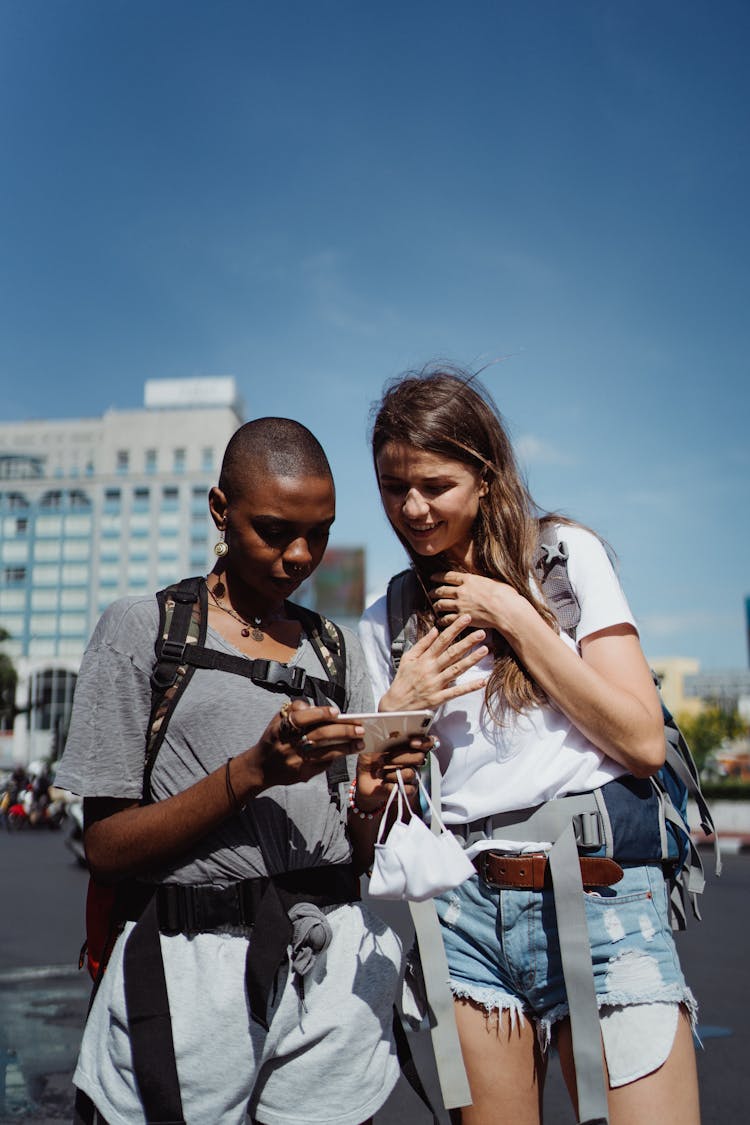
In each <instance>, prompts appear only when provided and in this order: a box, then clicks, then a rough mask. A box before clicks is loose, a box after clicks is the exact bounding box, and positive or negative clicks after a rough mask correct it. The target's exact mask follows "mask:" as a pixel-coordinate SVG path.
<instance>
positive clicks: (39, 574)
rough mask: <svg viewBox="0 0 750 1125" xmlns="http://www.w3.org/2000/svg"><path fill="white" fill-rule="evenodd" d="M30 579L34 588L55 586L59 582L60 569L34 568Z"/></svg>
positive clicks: (53, 567) (48, 567) (49, 567)
mask: <svg viewBox="0 0 750 1125" xmlns="http://www.w3.org/2000/svg"><path fill="white" fill-rule="evenodd" d="M32 577H33V581H34V585H35V586H57V584H58V582H59V581H60V568H59V567H57V566H35V567H34V570H33V573H32Z"/></svg>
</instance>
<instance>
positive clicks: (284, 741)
mask: <svg viewBox="0 0 750 1125" xmlns="http://www.w3.org/2000/svg"><path fill="white" fill-rule="evenodd" d="M338 714H339V712H338V709H337V708H336V707H314V706H312V705H311V704H309V703H306V702H305V701H303V700H301V699H295V700H294V702H293V703H290V704H287V705H286V706H285V708H282V710H281V712H279V714H278V715H274V717H273V719H272V720H271V722H270V723H269V724H268V726H267V727H266V729H265V731H264V732H263V734H262V735H261V737H260V739H259V740H258V742H257V744H256V745H255V746H253V747H251V748H250V749H249V750H247V751H246V752H245V755H244V756H245V757H247V759H248V761H249V762H254V763H255V765H256V767H257V768H258V770H259V771H260V775H261V777H262V782H261V786H260V788H262V789H267V788H268V787H269V786H272V785H294V784H296V783H297V782H298V781H309V779H310V778H311V777H314V776H315V775H316V774H318V773H322V772H323V770H325V769H326V767H327V766H329V765H330V763H331V762H333V761H335V760H336V759H337V758H340V757H342V755H345V754H358V753H359V752H360V751H362V750H364V746H365V744H364V741H363V739H362V735H363V734H364V727H362V726H359V725H357V724H354V723H342V722H336V718H337V716H338Z"/></svg>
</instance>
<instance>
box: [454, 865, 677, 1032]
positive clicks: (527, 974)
mask: <svg viewBox="0 0 750 1125" xmlns="http://www.w3.org/2000/svg"><path fill="white" fill-rule="evenodd" d="M584 894H585V899H586V903H585V905H586V917H587V922H588V930H589V940H590V943H591V954H592V961H593V968H594V982H595V989H596V994H597V1001H598V1003H599V1006H600V1008H601V1007H602V1006H605V1007H606V1006H616V1007H620V1006H629V1005H633V1004H651V1003H654V1002H657V1003H658V1002H662V1003H666V1004H684V1005H685V1006H686V1008H687V1009H688V1011H689V1012H690V1014H691V1015H692V1016H693V1017H694V1013H695V1000H694V998H693V996H692V993H691V992H690V990H689V988H688V987H687V985H686V983H685V978H684V977H683V975H682V970H681V968H680V963H679V959H678V957H677V950H676V948H675V943H674V939H673V937H672V931H671V928H670V923H669V911H668V902H667V887H666V883H665V881H664V877H663V875H662V871H661V868H660V867H659V866H658V865H653V866H644V867H626V868H625V870H624V875H623V878H622V879H621V881H620V882H619V883H616V884H615V885H614V886H612V887H602V888H600V889H598V890H596V891H590V892H584ZM435 904H436V906H437V911H438V916H439V918H440V923H441V930H442V935H443V941H444V943H445V950H446V954H447V958H448V965H449V968H450V979H451V989H452V991H453V994H454V996H456V997H465V998H467V999H470V1000H473V1001H474V1002H475V1003H476V1004H479V1005H480V1006H481V1007H484V1008H485V1009H486V1010H487V1012H488V1013H489V1012H493V1011H505V1010H507V1011H509V1012H510V1015H511V1017H516V1016H521V1015H525V1016H530V1017H531V1018H532V1019H533V1020H534V1022H535V1023H536V1024H537V1028H538V1030H539V1031H540V1039H541V1040H542V1042H544V1041H545V1040H546V1041H548V1040H549V1034H550V1028H551V1026H552V1025H553V1024H554V1023H555V1022H556V1021H557V1020H559V1019H562V1018H564V1017H565V1016H566V1015H567V1012H568V1002H567V996H566V992H565V982H564V980H563V973H562V964H561V961H560V949H559V942H558V934H557V924H556V921H555V907H554V901H553V894H552V889H551V888H545V889H544V890H542V891H526V890H515V889H514V890H497V889H494V888H492V887H490V886H488V885H487V884H486V883H485V882H484V881H483V880H481V879H480V878H479V876H478V875H475V876H472V878H470V879H467V880H466V882H465V883H462V884H461V886H459V887H457V888H456V889H455V890H452V891H446V892H445V893H444V894H442V895H440V896H439V897H438V898H436V899H435Z"/></svg>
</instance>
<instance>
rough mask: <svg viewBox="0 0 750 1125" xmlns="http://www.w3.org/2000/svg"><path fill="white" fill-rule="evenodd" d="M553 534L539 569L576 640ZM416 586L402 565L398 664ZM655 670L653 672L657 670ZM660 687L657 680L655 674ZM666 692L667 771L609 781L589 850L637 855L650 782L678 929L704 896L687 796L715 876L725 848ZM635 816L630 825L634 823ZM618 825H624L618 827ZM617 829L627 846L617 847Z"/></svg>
mask: <svg viewBox="0 0 750 1125" xmlns="http://www.w3.org/2000/svg"><path fill="white" fill-rule="evenodd" d="M544 538H549V525H548V529H547V530H546V531H543V532H542V535H541V537H540V542H539V550H538V553H537V556H536V559H535V563H534V570H535V573H536V577H537V580H538V582H539V585H540V587H541V590H542V592H543V594H544V596H545V599H546V601H547V604H548V605H549V607H550V609H551V610H552V612H553V613H554V615H555V618H556V619H557V622H558V625H559V626H560V629H561V630H562V631H563V632H565V633H567V634H568V636H569V637H571V639H572V640H575V639H576V630H577V627H578V623H579V622H580V619H581V607H580V605H579V603H578V599H577V597H576V594H575V591H574V589H573V586H572V584H571V581H570V576H569V573H568V548H567V546H566V544H565V543H564V542H563V541H557V539H555V540H554V541H552V542H548V543H545V542H543V541H542V540H543V539H544ZM416 590H417V581H416V577H415V574H414V571H413V570H411V569H409V570H404V571H401V573H400V574H397V575H395V576H394V577H393V578H392V579H391V581H390V583H389V585H388V594H387V605H388V621H389V625H390V633H391V659H392V661H393V665H394V668H398V664H399V661H400V659H401V657H402V656H403V654H404V652H405V651H406V649H407V648H409V647H410V646H411V644H413V643H414V641H415V640H416V621H415V617H414V613H413V609H412V607H413V606H414V598H415V593H416ZM652 674H653V673H652ZM654 682H655V684H656V685H657V689H658V680H657V678H656V676H655V675H654ZM659 698H660V702H661V708H662V715H663V720H664V738H665V741H666V760H665V762H664V765H663V766H662V767H661V769H660V770H659V771H658V772H657V773H656V774H655V775H654V776H653V777H651V778H650V779H649V780H648V783H640V784H639V783H636V782H634V781H633V780H630V781H628V782H624V783H623V784H620V785H619V786H617V787H615V786H612V788H611V790H610V787H609V786H605V787H604V790H609V791H607V792H604V791H600V792H603V797H602V800H601V801H600V802H599V805H598V809H599V811H600V813H601V815H602V816H603V818H604V824H603V825H602V835H601V839H600V841H599V846H598V847H595V846H594V841H593V840H592V839H591V838H590V837H589V838H588V840H587V842H586V845H585V848H586V854H587V855H592V854H593V855H597V854H601V855H610V856H611V857H612V858H614V859H617V857H618V854H619V855H620V857H621V858H623V857H624V858H627V859H632V858H636V857H635V856H632V855H630V854H628V852H629V850H630V849H632V848H633V847H635V846H636V844H635V841H634V840H633V841H631V839H629V838H625V832H626V831H627V832H628V836H629V837H630V836H632V816H633V812H634V811H635V809H636V808H637V807H638V808H639V814H640V815H638V816H637V817H636V819H637V820H638V821H639V822H640V821H642V819H643V817H642V813H643V811H645V810H643V809H642V808H640V807H639V806H636V805H635V804H634V798H635V797H636V796H637V798H638V800H639V801H640V802H641V805H642V804H643V793H644V790H645V789H647V788H648V787H649V786H650V789H651V794H650V796H651V800H650V801H649V802H648V804H649V811H653V812H654V813H655V816H656V819H655V821H654V824H653V825H652V839H650V840H649V843H648V845H647V847H648V848H649V853H648V856H649V858H658V859H660V860H661V861H662V864H663V867H664V873H665V877H666V878H667V881H668V884H669V891H670V914H671V923H672V928H673V929H675V930H684V929H685V927H686V924H687V907H688V904H689V905H690V908H691V910H692V913H693V915H694V917H695V918H697V919H700V909H699V906H698V895H700V894H702V892H703V889H704V886H705V878H704V875H703V864H702V862H701V858H700V855H699V853H698V850H697V848H696V845H695V843H694V841H693V838H692V835H691V828H690V825H689V823H688V800H692V801H694V803H695V805H696V807H697V811H698V817H699V823H700V827H701V829H702V830H703V832H704V834H705V835H706V836H713V838H714V850H715V870H716V874H717V875H719V874H721V854H720V851H719V846H718V838H717V836H716V829H715V826H714V822H713V817H712V815H711V811H710V809H709V807H708V804H707V802H706V799H705V797H704V796H703V793H702V791H701V785H700V779H699V776H698V769H697V766H696V764H695V761H694V759H693V756H692V753H691V752H690V748H689V746H688V744H687V742H686V740H685V737H684V735H683V734H682V731H681V730H680V728H679V726H678V725H677V722H676V720H675V719H674V717H673V716H672V714H671V713H670V711H669V709H668V708H667V706H666V705H665V703H664V701H663V700H662V699H661V696H660V697H659ZM628 822H630V824H629V823H628ZM618 830H619V831H618ZM618 835H619V837H620V840H621V841H622V847H623V848H624V849H625V852H624V853H623V851H619V852H618V850H617V849H618Z"/></svg>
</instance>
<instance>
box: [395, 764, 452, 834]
mask: <svg viewBox="0 0 750 1125" xmlns="http://www.w3.org/2000/svg"><path fill="white" fill-rule="evenodd" d="M396 777H397V778H398V787H399V810H398V811H399V816H401V815H402V811H401V804H400V798H401V796H403V799H404V804H405V805H406V807H407V809H408V810H409V820H411V818H412V817H413V816H414V810H413V809H412V807H411V804H410V803H409V798H408V797H407V796H406V789H405V788H404V779H403V777H402V776H401V770H398V771H397V772H396ZM417 784H418V786H419V791H420V793H421V794H422V796H423V797H424V799H425V801H426V802H427V805H428V807H429V810H430V814H431V816H432V823H433V824H435V825H437V827H438V830H439V832H440V833H441V834H442V833H443V832H445V830H446V829H445V825H444V824H443V818H442V817H441V815H440V813H439V812H438V810H437V809H436V808H435V806H434V805H433V803H432V799H431V798H430V794H429V793H428V792H427V789H426V787H425V783H424V782H423V781H422V776H421V774H420V773H417ZM433 831H434V829H433Z"/></svg>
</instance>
